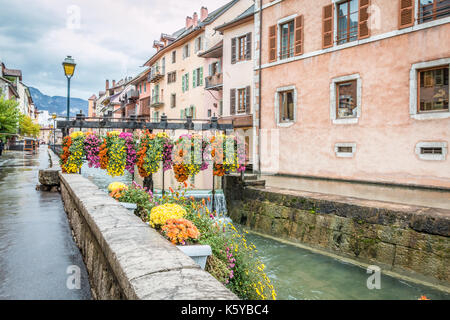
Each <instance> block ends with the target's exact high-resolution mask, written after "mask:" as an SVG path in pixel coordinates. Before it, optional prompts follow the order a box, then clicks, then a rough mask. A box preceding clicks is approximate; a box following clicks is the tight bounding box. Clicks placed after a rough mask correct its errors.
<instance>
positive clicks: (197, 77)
mask: <svg viewBox="0 0 450 320" xmlns="http://www.w3.org/2000/svg"><path fill="white" fill-rule="evenodd" d="M202 85H203V67H200V68H197V69H195V70H194V71H193V73H192V88H196V87H200V86H202Z"/></svg>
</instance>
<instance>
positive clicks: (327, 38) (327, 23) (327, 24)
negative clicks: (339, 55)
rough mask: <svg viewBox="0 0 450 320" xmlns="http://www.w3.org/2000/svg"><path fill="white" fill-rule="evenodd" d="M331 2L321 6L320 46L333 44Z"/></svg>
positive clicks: (326, 46)
mask: <svg viewBox="0 0 450 320" xmlns="http://www.w3.org/2000/svg"><path fill="white" fill-rule="evenodd" d="M333 9H334V7H333V4H330V5H328V6H325V7H323V12H322V48H323V49H325V48H330V47H332V46H333V29H334V26H333Z"/></svg>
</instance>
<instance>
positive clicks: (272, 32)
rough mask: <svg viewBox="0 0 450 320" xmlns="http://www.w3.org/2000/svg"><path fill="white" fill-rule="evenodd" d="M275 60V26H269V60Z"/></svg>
mask: <svg viewBox="0 0 450 320" xmlns="http://www.w3.org/2000/svg"><path fill="white" fill-rule="evenodd" d="M274 61H277V26H276V25H274V26H270V27H269V62H274Z"/></svg>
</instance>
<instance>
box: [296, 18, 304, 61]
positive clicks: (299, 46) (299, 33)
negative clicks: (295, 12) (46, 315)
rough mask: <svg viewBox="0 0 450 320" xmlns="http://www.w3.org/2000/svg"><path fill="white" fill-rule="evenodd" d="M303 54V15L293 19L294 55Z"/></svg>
mask: <svg viewBox="0 0 450 320" xmlns="http://www.w3.org/2000/svg"><path fill="white" fill-rule="evenodd" d="M301 54H303V15H301V16H298V17H297V18H295V49H294V55H296V56H299V55H301Z"/></svg>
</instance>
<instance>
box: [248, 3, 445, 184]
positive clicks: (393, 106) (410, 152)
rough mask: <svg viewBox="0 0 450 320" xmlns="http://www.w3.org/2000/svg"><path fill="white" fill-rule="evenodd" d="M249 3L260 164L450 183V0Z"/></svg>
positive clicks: (370, 178)
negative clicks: (252, 21) (251, 7)
mask: <svg viewBox="0 0 450 320" xmlns="http://www.w3.org/2000/svg"><path fill="white" fill-rule="evenodd" d="M428 3H431V6H430V4H428ZM261 5H262V6H261ZM261 8H262V9H261ZM255 11H256V13H255V33H256V37H255V42H256V43H255V44H256V45H255V52H254V53H255V59H257V63H256V68H255V72H254V79H255V82H254V87H255V90H254V97H253V98H254V103H255V109H256V110H257V112H256V113H255V115H256V116H257V117H260V122H259V123H258V122H255V123H256V124H257V126H258V127H259V128H258V129H259V139H258V143H257V146H256V147H257V148H258V150H259V151H260V152H259V156H260V158H259V159H258V161H257V163H258V167H259V170H260V171H261V172H267V173H277V174H286V175H294V176H308V177H316V178H326V179H342V180H350V181H366V182H376V183H388V184H404V185H415V186H427V187H438V188H450V159H449V157H448V144H449V142H450V112H449V111H450V110H449V104H448V101H449V85H448V77H449V76H448V73H449V72H448V70H449V66H450V36H449V35H450V1H433V0H431V1H429V0H427V1H422V0H416V1H414V0H409V1H404V0H371V1H369V0H350V1H339V0H316V1H309V0H285V1H281V2H280V1H268V0H263V1H256V9H255ZM261 21H262V24H261ZM259 57H261V60H259Z"/></svg>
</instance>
